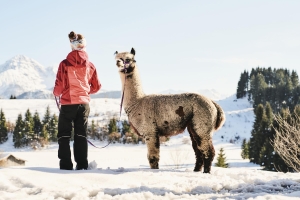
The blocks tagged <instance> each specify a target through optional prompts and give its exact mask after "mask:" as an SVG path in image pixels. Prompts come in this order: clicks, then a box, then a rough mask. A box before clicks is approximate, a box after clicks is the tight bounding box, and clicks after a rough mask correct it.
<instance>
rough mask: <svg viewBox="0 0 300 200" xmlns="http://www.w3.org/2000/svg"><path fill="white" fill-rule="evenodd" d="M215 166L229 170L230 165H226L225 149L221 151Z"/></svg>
mask: <svg viewBox="0 0 300 200" xmlns="http://www.w3.org/2000/svg"><path fill="white" fill-rule="evenodd" d="M215 166H216V167H223V168H228V163H226V157H225V154H224V149H223V148H221V149H220V153H219V154H218V157H217V163H216V164H215Z"/></svg>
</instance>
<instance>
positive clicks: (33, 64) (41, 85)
mask: <svg viewBox="0 0 300 200" xmlns="http://www.w3.org/2000/svg"><path fill="white" fill-rule="evenodd" d="M54 78H55V73H54V67H49V68H45V67H44V66H43V65H41V64H39V63H38V62H37V61H35V60H33V59H31V58H28V57H26V56H23V55H17V56H15V57H13V58H11V59H10V60H8V61H6V62H5V63H4V64H2V65H0V97H2V98H9V97H10V96H11V95H15V96H19V95H21V94H23V93H24V92H35V91H45V90H46V89H49V88H50V87H51V86H52V87H53V83H54V80H55V79H54Z"/></svg>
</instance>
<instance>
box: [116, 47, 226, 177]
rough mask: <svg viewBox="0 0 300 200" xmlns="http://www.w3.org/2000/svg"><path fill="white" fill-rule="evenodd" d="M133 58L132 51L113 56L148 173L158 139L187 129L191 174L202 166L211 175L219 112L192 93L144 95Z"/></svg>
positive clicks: (154, 165)
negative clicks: (142, 145)
mask: <svg viewBox="0 0 300 200" xmlns="http://www.w3.org/2000/svg"><path fill="white" fill-rule="evenodd" d="M134 57H135V50H134V49H133V48H132V49H131V51H130V52H122V53H118V52H116V53H115V59H116V65H117V67H118V69H119V74H120V78H121V82H122V90H123V92H124V93H123V95H124V96H123V105H124V110H125V112H126V114H127V116H128V120H129V123H130V125H131V127H132V128H133V130H134V131H135V132H136V133H137V134H138V135H140V136H142V137H143V138H144V140H145V142H146V145H147V149H148V155H147V157H148V161H149V164H150V167H151V169H158V168H159V148H160V147H159V146H160V143H159V137H160V136H173V135H177V134H179V133H182V132H183V131H184V130H185V128H187V130H188V132H189V134H190V137H191V140H192V146H193V149H194V152H195V156H196V163H195V168H194V171H202V167H203V166H204V170H203V172H204V173H210V170H211V165H212V161H213V159H214V156H215V150H214V147H213V143H212V135H213V132H214V131H216V130H218V129H220V128H221V127H222V125H223V124H224V122H225V114H224V112H223V110H222V108H221V107H220V106H219V105H218V104H216V103H215V102H214V101H212V100H210V99H208V98H206V97H204V96H202V95H200V94H195V93H183V94H174V95H145V94H144V92H143V89H142V85H141V81H140V77H139V72H138V67H137V65H136V61H135V60H134Z"/></svg>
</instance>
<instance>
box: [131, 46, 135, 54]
mask: <svg viewBox="0 0 300 200" xmlns="http://www.w3.org/2000/svg"><path fill="white" fill-rule="evenodd" d="M130 53H131V54H133V55H135V50H134V48H133V47H132V48H131V51H130Z"/></svg>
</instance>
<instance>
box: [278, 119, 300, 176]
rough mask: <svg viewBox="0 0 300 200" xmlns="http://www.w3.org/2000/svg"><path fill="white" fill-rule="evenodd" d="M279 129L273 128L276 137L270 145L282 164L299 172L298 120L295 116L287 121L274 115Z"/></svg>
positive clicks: (299, 120)
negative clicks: (282, 161) (281, 160)
mask: <svg viewBox="0 0 300 200" xmlns="http://www.w3.org/2000/svg"><path fill="white" fill-rule="evenodd" d="M275 120H276V122H277V123H278V125H279V128H274V129H275V131H276V136H275V138H274V141H273V142H272V145H273V147H274V149H275V151H276V152H277V153H278V154H279V156H280V157H281V158H282V159H283V160H284V162H285V163H286V164H287V165H288V166H290V167H292V168H293V169H294V170H295V171H297V172H300V118H299V116H295V117H294V118H292V119H290V120H289V121H287V120H285V119H283V118H282V117H281V116H279V115H276V116H275Z"/></svg>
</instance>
